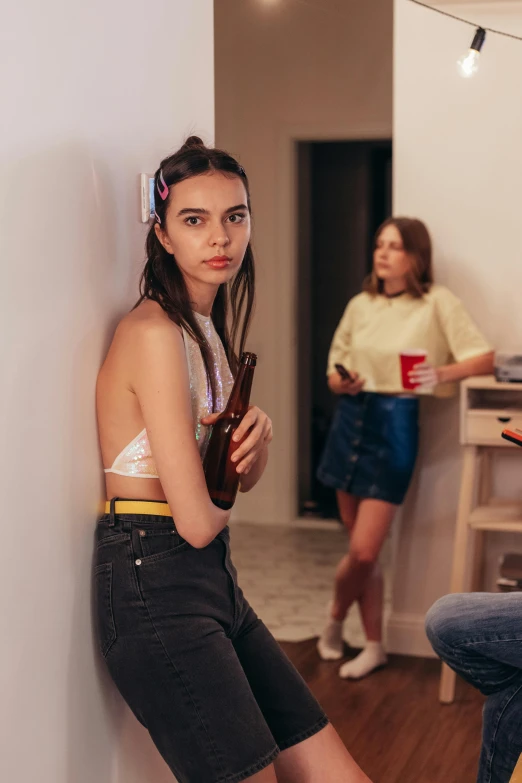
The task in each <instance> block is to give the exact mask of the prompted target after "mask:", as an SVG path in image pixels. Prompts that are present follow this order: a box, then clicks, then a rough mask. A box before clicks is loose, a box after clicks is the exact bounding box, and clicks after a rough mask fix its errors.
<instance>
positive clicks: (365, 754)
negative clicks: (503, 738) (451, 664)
mask: <svg viewBox="0 0 522 783" xmlns="http://www.w3.org/2000/svg"><path fill="white" fill-rule="evenodd" d="M281 646H282V647H283V649H284V650H285V652H286V654H287V655H288V656H289V658H290V659H291V660H292V662H293V663H294V665H295V666H296V667H297V669H298V670H299V671H300V673H301V674H302V676H303V677H304V679H305V680H306V681H307V683H308V684H309V686H310V688H311V690H312V691H313V693H314V694H315V696H316V697H317V698H318V700H319V701H320V702H321V704H322V706H323V708H324V709H325V710H326V713H327V714H328V716H329V717H330V720H331V721H332V723H333V725H334V726H335V728H336V729H337V731H338V732H339V734H340V736H341V737H342V739H343V741H344V743H345V744H346V746H347V747H348V749H349V750H350V752H351V753H352V755H353V756H354V757H355V758H356V759H357V761H358V763H359V764H360V765H361V767H362V768H363V769H364V770H365V772H366V773H367V774H368V775H369V777H370V778H371V780H372V781H373V783H475V780H476V774H477V766H478V756H479V752H480V736H481V723H482V704H483V701H484V699H483V697H482V696H481V695H480V694H479V693H478V692H476V691H475V690H474V689H473V688H471V686H469V685H467V684H465V683H459V688H458V692H457V700H456V701H455V703H454V704H452V705H441V704H440V703H439V701H438V687H439V674H440V665H439V663H438V662H437V661H434V660H428V659H423V658H410V657H406V656H397V655H394V656H390V662H389V665H388V666H387V667H385V668H383V669H381V670H380V671H377V672H375V673H374V674H373V675H372V676H371V677H368V678H366V679H364V680H360V681H358V682H353V681H347V680H341V679H340V678H339V677H338V675H337V670H338V668H339V664H336V663H325V662H322V661H320V660H319V658H318V656H317V653H316V650H315V640H313V639H308V640H306V641H303V642H283V643H281ZM352 654H353V653H352Z"/></svg>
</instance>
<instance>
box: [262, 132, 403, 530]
mask: <svg viewBox="0 0 522 783" xmlns="http://www.w3.org/2000/svg"><path fill="white" fill-rule="evenodd" d="M388 139H392V141H393V128H392V125H391V123H384V122H377V123H360V124H358V123H350V124H346V125H342V126H337V127H334V126H330V127H325V126H321V125H302V126H293V125H292V126H287V127H285V128H284V129H283V130H282V132H281V134H280V136H279V141H278V172H279V177H278V193H277V215H278V222H277V237H278V268H279V270H280V277H279V281H278V283H279V284H278V286H277V287H276V290H275V291H274V298H275V301H276V319H277V324H276V325H277V334H278V336H279V338H278V346H279V350H278V353H277V374H276V377H277V386H278V390H279V395H278V398H277V403H276V409H275V410H274V412H273V413H274V417H273V418H274V427H275V430H276V432H284V433H285V437H284V438H279V439H278V444H277V448H276V449H274V451H273V454H272V460H273V461H274V463H275V477H276V484H275V491H276V499H277V502H276V504H275V507H276V508H277V516H278V518H277V520H275V521H277V522H278V523H279V524H285V525H291V524H294V523H295V521H296V520H297V518H298V484H297V482H298V473H297V443H298V424H297V413H296V399H297V393H298V389H297V372H298V365H297V362H298V352H297V318H298V310H297V297H296V292H297V259H298V249H299V248H298V234H297V232H298V198H297V184H298V170H297V144H298V143H299V142H306V141H379V140H381V141H385V140H388Z"/></svg>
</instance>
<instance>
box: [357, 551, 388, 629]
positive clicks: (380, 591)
mask: <svg viewBox="0 0 522 783" xmlns="http://www.w3.org/2000/svg"><path fill="white" fill-rule="evenodd" d="M357 600H358V603H359V608H360V610H361V619H362V623H363V626H364V631H365V633H366V638H367V640H368V641H369V642H382V612H383V605H384V579H383V576H382V570H381V567H380V565H379V563H376V564H375V566H374V569H373V571H372V573H371V576H370V577H369V579H368V581H367V582H366V585H365V587H364V589H363V591H362V593H361V595H360V596H359V598H358V599H357Z"/></svg>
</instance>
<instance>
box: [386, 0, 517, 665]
mask: <svg viewBox="0 0 522 783" xmlns="http://www.w3.org/2000/svg"><path fill="white" fill-rule="evenodd" d="M444 9H445V10H449V11H451V12H453V13H456V14H457V15H460V16H464V17H465V18H468V19H471V20H473V21H476V22H477V23H480V24H484V25H487V26H490V27H495V28H498V29H503V30H506V31H508V32H513V33H516V34H518V35H522V3H520V2H508V3H502V2H498V3H466V4H464V5H454V6H449V5H448V4H447V3H445V4H444ZM472 35H473V28H468V27H466V26H464V25H461V24H459V23H457V22H453V21H452V20H448V19H445V18H444V17H442V16H440V15H439V14H436V13H432V12H430V11H426V10H424V9H423V8H420V7H418V6H416V5H414V4H412V3H410V2H408V0H396V2H395V55H394V59H395V74H394V76H395V88H394V92H395V95H394V177H395V182H394V189H395V193H394V204H395V213H396V214H412V215H417V216H419V217H421V218H423V219H424V220H425V221H426V222H427V224H428V226H429V227H430V229H431V231H432V234H433V238H434V243H435V270H436V277H437V279H438V281H439V282H441V283H444V284H447V285H449V286H450V288H451V289H452V290H453V291H455V293H457V294H458V295H459V296H460V297H462V299H463V300H464V301H465V303H466V305H467V306H468V308H469V310H470V311H471V313H472V314H473V316H474V317H475V319H476V320H477V322H478V323H479V324H480V326H481V327H482V329H483V330H484V332H485V333H486V334H487V336H488V337H489V338H490V339H491V340H492V342H493V343H494V345H495V346H497V347H502V346H518V349H519V350H522V307H521V306H520V298H519V295H520V292H521V291H522V263H521V257H522V232H521V228H520V224H521V216H522V210H521V198H520V183H521V181H522V155H521V152H520V140H521V138H522V102H521V100H520V98H521V93H520V73H521V71H522V42H517V41H511V40H508V39H505V38H500V37H496V36H493V35H488V36H487V39H486V43H485V45H484V49H483V53H482V56H481V64H480V71H479V73H478V74H477V75H476V76H475V77H474V78H473V79H469V80H465V79H462V78H461V77H460V76H459V75H458V73H457V70H456V66H455V63H456V60H457V59H458V57H459V56H460V55H461V54H462V53H464V51H465V50H466V49H467V47H468V46H469V44H470V42H471V37H472ZM422 440H423V447H422V451H421V458H420V466H421V468H422V469H421V470H420V471H419V472H418V475H417V479H416V482H415V484H414V487H413V491H412V493H411V494H410V497H409V500H408V502H407V504H406V507H405V509H404V514H403V519H402V527H401V537H400V543H399V551H398V561H397V564H396V577H395V596H394V615H393V616H392V621H391V627H390V632H391V634H392V636H393V638H394V639H395V640H397V638H398V637H399V636H400V631H401V629H402V630H406V631H409V633H410V645H411V646H412V647H413V648H414V649H416V650H417V651H418V652H420V651H422V650H427V649H428V647H427V644H426V643H424V642H423V633H422V619H423V614H424V612H425V611H426V610H427V609H428V607H429V606H430V604H431V603H432V602H433V601H434V600H435V599H436V598H437V597H438V596H440V595H442V594H443V593H445V592H447V591H448V589H449V579H450V568H451V558H452V549H453V533H454V524H455V509H456V503H457V496H458V488H459V479H460V475H459V471H460V459H461V455H460V449H459V447H458V444H457V441H458V424H457V403H456V401H455V402H453V403H449V404H448V403H445V402H444V403H442V402H436V403H433V404H431V405H428V406H427V408H426V410H425V411H424V417H423V438H422ZM498 468H499V471H498V472H499V473H500V474H501V475H500V476H499V480H498V481H497V493H498V494H501V495H514V496H515V497H518V498H519V497H521V496H522V459H521V455H520V454H518V453H514V454H512V455H510V458H508V459H506V458H505V457H504V458H503V459H502V460H500V463H499V465H498ZM509 549H515V550H518V551H522V540H521V539H520V537H517V536H500V535H499V536H495V535H491V534H490V535H489V536H488V542H487V564H488V568H487V575H486V582H485V585H486V586H487V587H488V589H492V579H493V574H494V570H495V567H496V560H497V556H498V554H499V553H500V552H502V551H507V550H509ZM403 638H405V637H404V635H403Z"/></svg>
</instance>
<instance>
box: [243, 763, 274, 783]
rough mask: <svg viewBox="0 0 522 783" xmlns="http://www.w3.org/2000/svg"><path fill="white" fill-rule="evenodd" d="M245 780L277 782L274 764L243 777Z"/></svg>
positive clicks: (258, 782) (260, 782) (252, 782)
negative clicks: (248, 776)
mask: <svg viewBox="0 0 522 783" xmlns="http://www.w3.org/2000/svg"><path fill="white" fill-rule="evenodd" d="M245 781H249V782H250V783H278V778H277V776H276V772H275V769H274V765H273V764H270V766H269V767H265V769H262V770H261V772H256V774H255V775H252V777H250V778H245Z"/></svg>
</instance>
